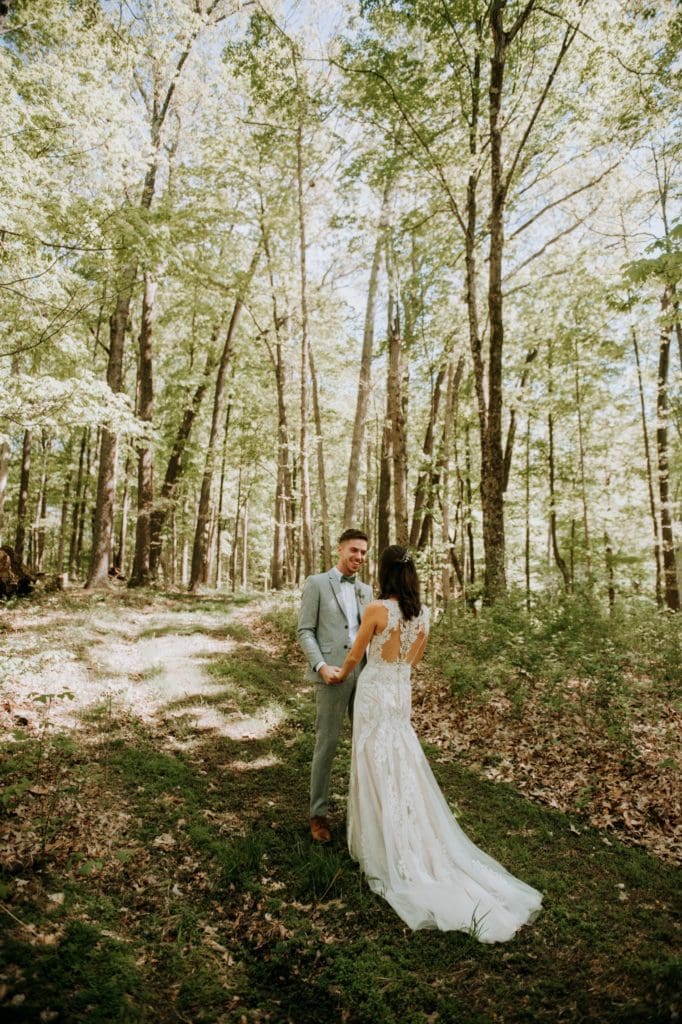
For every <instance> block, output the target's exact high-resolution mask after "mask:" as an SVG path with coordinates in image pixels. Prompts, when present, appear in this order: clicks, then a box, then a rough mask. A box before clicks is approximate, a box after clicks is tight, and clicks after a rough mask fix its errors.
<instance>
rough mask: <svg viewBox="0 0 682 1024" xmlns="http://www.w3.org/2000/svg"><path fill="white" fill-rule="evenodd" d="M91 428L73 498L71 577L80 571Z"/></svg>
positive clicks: (82, 447) (85, 435)
mask: <svg viewBox="0 0 682 1024" xmlns="http://www.w3.org/2000/svg"><path fill="white" fill-rule="evenodd" d="M89 439H90V428H89V427H84V428H83V436H82V438H81V444H80V452H79V455H78V472H77V475H76V489H75V493H74V496H73V508H72V511H71V539H70V542H69V576H77V575H78V574H79V571H80V556H79V554H78V535H79V527H80V524H81V519H82V518H84V515H85V504H84V502H83V497H84V492H85V490H86V489H87V484H88V469H86V465H85V455H86V450H87V451H88V458H87V462H88V468H89V463H90V455H89Z"/></svg>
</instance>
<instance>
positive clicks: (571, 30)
mask: <svg viewBox="0 0 682 1024" xmlns="http://www.w3.org/2000/svg"><path fill="white" fill-rule="evenodd" d="M577 32H578V26H577V25H575V26H572V25H569V26H568V27H567V28H566V32H565V34H564V39H563V42H562V44H561V49H560V50H559V53H558V55H557V59H556V61H555V62H554V67H553V68H552V70H551V72H550V74H549V76H548V78H547V81H546V82H545V87H544V89H543V90H542V93H541V95H540V99H539V100H538V102H537V103H536V105H535V110H534V111H533V113H532V115H531V118H530V121H529V122H528V124H527V126H526V130H525V132H524V133H523V136H522V138H521V141H520V142H519V145H518V148H517V150H516V153H515V155H514V159H513V160H512V164H511V167H510V168H509V172H508V174H507V177H506V179H505V182H504V185H503V187H502V190H503V193H504V194H506V193H507V191H508V189H509V186H510V185H511V180H512V178H513V176H514V172H515V170H516V166H517V164H518V162H519V159H520V157H521V153H522V152H523V150H524V148H525V145H526V143H527V142H528V139H529V138H530V133H531V132H532V130H533V128H534V127H535V122H536V121H537V119H538V117H539V116H540V111H541V110H542V108H543V106H544V104H545V100H546V99H547V96H548V95H549V91H550V89H551V88H552V84H553V83H554V79H555V77H556V74H557V71H558V70H559V67H560V65H561V62H562V60H563V59H564V57H565V56H566V54H567V52H568V49H569V47H570V45H571V43H572V42H573V40H574V39H575V37H576V34H577Z"/></svg>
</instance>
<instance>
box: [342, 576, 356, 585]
mask: <svg viewBox="0 0 682 1024" xmlns="http://www.w3.org/2000/svg"><path fill="white" fill-rule="evenodd" d="M355 579H356V577H355V576H344V575H343V574H342V575H341V582H342V583H353V584H354V583H355Z"/></svg>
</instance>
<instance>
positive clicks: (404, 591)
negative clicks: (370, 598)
mask: <svg viewBox="0 0 682 1024" xmlns="http://www.w3.org/2000/svg"><path fill="white" fill-rule="evenodd" d="M379 590H380V591H381V593H380V595H379V596H380V598H383V599H386V598H387V597H397V599H398V604H399V605H400V610H401V612H402V613H403V615H404V616H405V618H406V619H413V618H415V616H417V615H419V612H420V611H421V608H422V603H421V598H420V597H419V577H418V576H417V570H416V569H415V567H414V562H413V561H412V558H411V556H410V553H409V551H408V550H407V548H404V547H402V546H401V545H400V544H389V546H388V547H387V548H384V550H383V551H382V552H381V556H380V558H379Z"/></svg>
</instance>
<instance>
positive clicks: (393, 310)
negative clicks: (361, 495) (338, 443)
mask: <svg viewBox="0 0 682 1024" xmlns="http://www.w3.org/2000/svg"><path fill="white" fill-rule="evenodd" d="M390 262H391V269H390V273H389V297H388V384H387V395H388V413H389V417H390V422H391V448H392V452H393V467H392V469H393V472H392V476H393V511H394V514H395V542H396V544H403V545H404V544H407V543H408V540H409V535H408V525H407V440H406V437H405V405H404V390H403V386H404V365H403V339H402V336H401V330H400V311H399V308H400V307H399V302H400V299H399V294H398V283H397V280H396V272H395V266H394V265H393V264H394V261H390Z"/></svg>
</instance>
